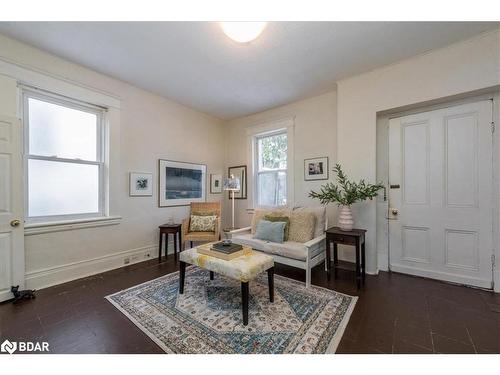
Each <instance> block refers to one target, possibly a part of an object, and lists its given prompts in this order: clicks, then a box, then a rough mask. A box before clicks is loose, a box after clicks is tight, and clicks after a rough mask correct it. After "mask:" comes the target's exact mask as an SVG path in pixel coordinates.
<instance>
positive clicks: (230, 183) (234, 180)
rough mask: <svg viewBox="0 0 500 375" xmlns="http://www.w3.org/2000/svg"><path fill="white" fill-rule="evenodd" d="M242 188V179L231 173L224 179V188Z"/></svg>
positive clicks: (232, 189)
mask: <svg viewBox="0 0 500 375" xmlns="http://www.w3.org/2000/svg"><path fill="white" fill-rule="evenodd" d="M240 189H241V185H240V179H239V178H238V177H234V175H231V176H230V177H229V178H225V179H224V190H229V191H239V190H240Z"/></svg>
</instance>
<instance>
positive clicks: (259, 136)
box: [254, 129, 289, 207]
mask: <svg viewBox="0 0 500 375" xmlns="http://www.w3.org/2000/svg"><path fill="white" fill-rule="evenodd" d="M276 135H285V136H286V137H287V150H288V134H287V131H286V129H279V130H276V131H271V132H267V133H263V134H262V133H261V134H257V135H256V136H255V137H254V142H255V145H254V147H255V159H254V165H255V174H254V176H255V200H256V204H257V205H259V179H260V177H261V176H262V175H266V174H279V173H280V172H284V173H285V176H286V180H285V181H286V186H285V189H286V191H287V192H288V163H289V160H288V152H287V158H286V166H287V167H286V168H277V169H262V170H261V169H260V167H261V163H260V158H261V157H260V153H259V141H260V140H261V139H265V138H268V137H273V136H276ZM286 200H287V204H288V193H287V197H286ZM273 206H274V205H273ZM275 207H278V205H276V206H275Z"/></svg>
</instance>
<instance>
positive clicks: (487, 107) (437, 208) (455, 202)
mask: <svg viewBox="0 0 500 375" xmlns="http://www.w3.org/2000/svg"><path fill="white" fill-rule="evenodd" d="M491 118H492V102H491V101H490V100H486V101H482V102H477V103H471V104H464V105H459V106H455V107H449V108H445V109H440V110H436V111H430V112H425V113H419V114H415V115H410V116H405V117H400V118H395V119H391V120H390V122H389V183H390V185H391V189H390V193H389V213H388V214H389V219H390V220H389V254H390V257H389V258H390V259H389V261H390V268H391V270H393V271H397V272H403V273H409V274H412V275H418V276H425V277H430V278H435V279H440V280H446V281H452V282H458V283H462V284H467V285H474V286H480V287H485V288H491V287H492V263H491V256H492V254H493V242H492V238H493V233H492V220H493V213H492V206H493V198H492V197H493V196H492V133H491V126H490V124H491ZM397 185H399V188H398V186H397Z"/></svg>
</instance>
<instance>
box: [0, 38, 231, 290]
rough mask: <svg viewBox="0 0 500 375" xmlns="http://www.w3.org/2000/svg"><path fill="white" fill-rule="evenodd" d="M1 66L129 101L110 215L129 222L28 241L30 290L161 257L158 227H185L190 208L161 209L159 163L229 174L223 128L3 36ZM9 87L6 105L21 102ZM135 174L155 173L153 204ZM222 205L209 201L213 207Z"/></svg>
mask: <svg viewBox="0 0 500 375" xmlns="http://www.w3.org/2000/svg"><path fill="white" fill-rule="evenodd" d="M0 60H3V62H5V61H9V62H11V63H12V62H14V63H15V64H19V65H21V66H23V67H28V68H29V69H32V70H33V71H39V72H43V73H44V74H48V75H52V76H57V77H58V78H59V79H61V80H62V81H66V82H70V83H75V82H76V83H77V85H83V86H86V87H87V88H88V87H90V89H91V90H95V91H96V92H101V91H103V92H105V93H106V94H109V95H112V96H116V97H118V98H119V99H120V100H121V109H120V110H119V111H115V112H118V113H117V114H115V115H114V116H118V117H117V118H115V119H114V123H113V126H115V125H116V124H118V127H117V128H114V129H113V130H112V132H113V134H112V139H111V150H110V152H111V161H112V166H111V167H112V171H111V172H112V176H111V181H110V183H111V186H110V190H111V197H110V198H111V199H110V213H111V214H112V215H120V216H122V217H123V219H122V221H121V223H120V224H118V225H113V226H105V227H99V228H87V229H78V230H72V231H65V232H57V233H47V234H39V235H30V236H26V237H25V249H26V250H25V251H26V274H27V286H28V287H30V288H40V287H43V286H46V285H49V284H55V283H59V282H62V281H66V280H69V279H74V278H78V277H82V276H85V275H88V274H92V273H97V272H101V271H102V270H105V269H110V268H115V267H118V266H120V265H123V258H125V257H129V258H135V259H131V260H132V262H133V261H140V260H143V259H145V258H147V254H150V255H151V257H154V256H156V255H157V241H158V234H157V231H158V230H157V227H158V225H159V224H162V223H164V222H166V221H167V219H168V218H169V217H170V216H171V215H172V216H174V217H175V218H176V220H177V221H179V220H180V219H181V218H183V217H185V216H186V215H187V212H188V209H187V208H186V207H177V208H158V197H157V181H158V159H160V158H163V159H174V160H180V161H189V162H200V163H204V164H207V174H208V175H209V174H210V173H222V172H223V170H224V168H223V166H224V162H223V160H224V152H223V148H224V142H223V136H224V128H223V125H222V122H221V121H220V120H218V119H216V118H213V117H210V116H208V115H205V114H203V113H200V112H197V111H195V110H192V109H190V108H187V107H184V106H181V105H179V104H176V103H174V102H172V101H169V100H167V99H164V98H162V97H159V96H157V95H154V94H152V93H150V92H147V91H144V90H141V89H138V88H136V87H134V86H131V85H129V84H127V83H125V82H122V81H118V80H115V79H113V78H111V77H108V76H104V75H101V74H98V73H96V72H94V71H91V70H89V69H86V68H83V67H81V66H79V65H76V64H73V63H70V62H68V61H65V60H63V59H60V58H58V57H55V56H53V55H50V54H47V53H45V52H42V51H40V50H38V49H35V48H32V47H30V46H27V45H26V44H23V43H20V42H18V41H15V40H13V39H10V38H7V37H4V36H2V35H0ZM1 77H2V76H1V75H0V78H1ZM16 78H20V79H22V78H23V77H16ZM4 81H5V82H10V83H11V82H12V81H11V80H8V79H7V80H1V79H0V84H2V86H1V87H0V99H2V100H8V101H10V102H12V101H14V102H15V101H16V97H15V95H16V90H15V89H14V88H15V87H14V88H13V85H11V84H10V85H4V84H3V82H4ZM76 87H77V86H76ZM130 171H140V172H153V173H154V191H153V196H152V197H133V198H132V197H129V196H128V173H129V172H130ZM207 180H208V178H207ZM207 191H208V190H207ZM220 198H221V195H213V196H211V195H208V199H209V200H217V199H220Z"/></svg>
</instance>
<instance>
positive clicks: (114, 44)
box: [0, 22, 498, 119]
mask: <svg viewBox="0 0 500 375" xmlns="http://www.w3.org/2000/svg"><path fill="white" fill-rule="evenodd" d="M494 27H498V23H484V22H483V23H481V22H470V23H466V22H271V23H269V24H268V26H267V28H266V29H265V30H264V32H263V33H262V35H261V36H260V37H259V38H258V39H257V40H255V41H253V42H252V43H250V44H245V45H242V44H238V43H236V42H234V41H232V40H230V39H229V38H227V37H226V36H225V35H224V34H223V33H222V31H221V29H220V27H219V25H218V24H217V23H214V22H101V23H98V22H39V23H36V22H0V33H4V34H6V35H9V36H11V37H13V38H16V39H20V40H21V41H24V42H27V43H29V44H31V45H34V46H36V47H39V48H41V49H44V50H46V51H49V52H51V53H54V54H56V55H59V56H61V57H64V58H66V59H68V60H71V61H74V62H77V63H79V64H82V65H85V66H87V67H90V68H92V69H94V70H96V71H99V72H101V73H104V74H107V75H110V76H113V77H116V78H119V79H121V80H124V81H127V82H130V83H132V84H134V85H136V86H139V87H142V88H144V89H147V90H150V91H152V92H155V93H157V94H160V95H162V96H164V97H167V98H169V99H172V100H174V101H176V102H179V103H182V104H184V105H186V106H189V107H192V108H195V109H198V110H200V111H202V112H206V113H209V114H211V115H214V116H216V117H219V118H221V119H232V118H235V117H240V116H244V115H248V114H252V113H256V112H260V111H263V110H266V109H269V108H272V107H276V106H279V105H282V104H286V103H289V102H292V101H295V100H298V99H302V98H306V97H309V96H313V95H317V94H320V93H323V92H326V91H328V90H330V89H332V88H334V87H335V82H336V81H338V80H339V79H342V78H345V77H348V76H351V75H355V74H358V73H361V72H365V71H368V70H371V69H374V68H377V67H380V66H382V65H386V64H389V63H392V62H395V61H398V60H401V59H405V58H408V57H410V56H414V55H417V54H420V53H423V52H425V51H429V50H432V49H436V48H440V47H443V46H445V45H448V44H450V43H453V42H456V41H459V40H462V39H466V38H470V37H472V36H474V35H476V34H479V33H481V32H484V31H486V30H489V29H492V28H494Z"/></svg>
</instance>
